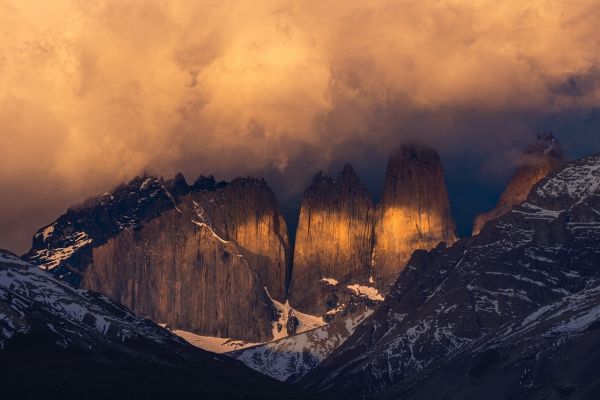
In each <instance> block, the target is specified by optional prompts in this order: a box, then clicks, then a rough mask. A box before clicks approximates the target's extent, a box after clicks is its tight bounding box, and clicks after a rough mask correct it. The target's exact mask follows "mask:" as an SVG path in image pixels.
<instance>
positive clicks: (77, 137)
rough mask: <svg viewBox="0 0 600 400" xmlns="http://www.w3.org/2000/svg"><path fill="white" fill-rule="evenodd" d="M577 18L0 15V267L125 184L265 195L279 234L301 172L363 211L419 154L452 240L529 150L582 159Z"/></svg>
mask: <svg viewBox="0 0 600 400" xmlns="http://www.w3.org/2000/svg"><path fill="white" fill-rule="evenodd" d="M598 26H600V8H599V7H597V2H596V1H594V0H589V1H587V0H573V1H569V2H565V1H563V0H545V1H527V0H504V1H502V2H497V1H484V0H481V1H453V0H447V1H442V0H435V1H434V0H419V1H408V0H405V1H400V0H377V1H374V0H373V1H366V0H360V1H359V0H345V1H321V2H315V1H290V0H252V1H250V0H245V1H233V0H220V1H213V0H193V1H192V0H172V1H166V0H144V1H141V0H140V1H133V0H114V1H112V0H97V1H90V0H53V1H51V2H49V1H39V0H0V154H1V156H0V188H2V191H1V194H0V248H8V249H9V250H12V251H15V252H17V253H22V252H24V251H25V250H27V249H28V246H29V245H30V243H31V236H32V235H33V233H34V232H35V231H37V229H39V228H40V227H42V226H43V225H45V224H48V223H50V222H51V221H53V220H54V219H55V218H56V217H57V216H59V215H60V214H62V213H63V212H64V211H65V210H66V208H67V207H68V206H69V205H71V204H75V203H79V202H81V201H82V200H83V199H85V198H86V197H89V196H92V195H95V194H98V193H103V192H106V191H107V190H110V189H111V188H112V187H114V186H115V185H116V184H118V183H120V182H123V181H126V180H129V179H131V178H132V177H134V176H136V175H138V174H142V173H145V172H150V173H154V174H157V175H162V176H165V177H170V176H173V175H174V174H175V173H176V172H179V171H181V172H183V173H184V174H185V176H186V177H187V179H188V181H190V182H191V181H193V180H194V179H195V178H196V177H197V176H198V175H200V174H204V175H208V174H214V175H215V176H216V177H217V178H220V179H231V178H233V177H236V176H239V175H253V176H261V177H265V178H266V179H267V181H268V182H269V184H270V185H271V186H272V188H273V189H274V191H275V192H276V194H277V196H278V198H279V201H280V203H281V204H282V208H283V209H284V212H285V214H286V217H287V218H288V222H289V223H290V225H292V226H293V225H294V224H295V222H294V219H295V218H296V217H295V216H296V214H297V208H298V202H299V198H300V195H301V193H302V191H303V190H304V188H305V187H306V186H307V185H308V183H309V182H310V180H311V178H312V176H313V175H314V174H315V173H316V172H318V171H319V170H324V171H330V172H332V173H334V174H335V173H337V171H338V170H339V169H340V168H341V167H342V165H343V164H344V163H345V162H351V163H352V164H353V165H354V166H355V168H356V169H357V171H358V173H359V175H360V176H361V178H362V179H363V180H364V181H365V183H366V184H367V185H368V186H369V187H370V188H371V190H372V191H373V192H374V194H375V196H376V197H379V196H380V191H381V187H382V183H383V177H384V169H385V163H386V161H387V156H388V154H389V152H390V150H391V149H392V148H393V147H394V146H395V145H397V144H398V143H401V142H405V141H419V142H423V143H426V144H429V145H431V146H433V147H435V148H436V149H437V150H438V151H439V153H440V155H441V157H442V160H443V161H444V167H445V171H446V178H447V183H448V188H449V192H450V197H451V201H452V207H453V214H454V217H455V219H456V221H457V224H458V227H459V233H460V234H462V235H465V234H468V233H469V232H470V227H471V224H472V219H473V217H474V216H475V214H477V213H479V212H482V211H486V210H488V209H489V208H491V207H492V206H493V205H494V203H495V201H496V200H497V198H498V195H499V193H500V192H501V191H502V189H503V187H504V185H505V184H506V182H507V180H508V179H509V178H510V175H511V173H512V172H513V170H514V166H515V163H516V160H517V159H518V154H519V152H520V151H521V149H522V148H523V146H524V145H525V144H526V143H527V141H529V140H530V138H531V137H532V136H533V135H534V134H535V133H538V132H541V131H552V132H554V133H555V134H556V135H557V137H558V138H559V140H560V141H561V142H562V144H563V146H564V147H565V148H566V150H567V153H568V154H569V155H570V156H571V157H579V156H581V155H584V154H588V153H591V152H595V151H598V150H600V134H599V131H598V128H600V111H599V105H600V35H598V34H597V27H598Z"/></svg>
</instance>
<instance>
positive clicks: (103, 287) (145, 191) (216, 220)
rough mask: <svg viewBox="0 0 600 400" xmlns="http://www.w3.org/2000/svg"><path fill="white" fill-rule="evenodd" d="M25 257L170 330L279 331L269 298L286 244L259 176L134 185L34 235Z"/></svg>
mask: <svg viewBox="0 0 600 400" xmlns="http://www.w3.org/2000/svg"><path fill="white" fill-rule="evenodd" d="M74 239H75V241H74ZM28 258H29V259H30V260H31V261H32V262H36V263H39V264H41V265H42V267H43V268H46V269H49V270H51V271H52V272H54V273H55V274H57V275H58V276H59V277H62V278H63V279H68V280H70V281H71V282H74V283H80V284H81V286H82V287H84V288H88V289H92V290H95V291H98V292H101V293H104V294H106V295H108V296H109V297H111V298H112V299H114V300H116V301H119V302H121V303H123V304H125V305H127V306H129V307H131V308H132V309H133V310H134V311H136V312H138V313H140V314H142V315H144V316H146V317H149V318H152V319H153V320H155V321H157V322H163V323H168V324H169V325H170V326H171V327H172V328H174V329H182V330H186V331H190V332H194V333H198V334H201V335H206V336H221V337H230V338H234V339H244V340H249V341H264V340H269V339H271V338H272V337H273V336H274V334H275V333H279V332H278V330H279V331H281V330H282V329H285V328H286V325H285V324H284V325H283V326H279V325H281V324H279V325H278V327H275V328H274V326H273V324H274V321H279V317H280V316H279V313H280V312H279V310H278V308H277V307H276V306H275V305H274V303H273V300H272V299H274V300H275V301H282V302H283V301H284V299H285V279H286V271H287V268H288V267H289V258H290V246H289V241H288V236H287V228H286V225H285V222H284V220H283V218H282V217H281V215H280V213H279V210H278V205H277V202H276V199H275V196H274V195H273V193H272V192H271V190H270V189H269V188H268V186H267V185H266V183H265V182H264V181H262V180H256V179H252V178H244V179H236V180H234V181H233V182H231V183H230V184H226V183H224V182H215V181H214V180H213V179H212V178H200V179H199V180H198V181H197V182H196V183H195V184H194V185H192V186H188V185H187V184H186V183H185V180H183V178H182V177H178V178H176V179H175V180H172V181H167V182H164V181H162V180H160V179H156V178H152V177H148V178H144V179H141V178H140V179H136V180H134V181H132V182H131V183H130V184H129V185H124V186H122V187H120V188H118V189H117V190H116V191H115V192H114V193H113V194H106V195H104V196H101V197H100V198H98V199H94V200H93V201H91V202H88V203H87V204H84V205H83V206H81V207H79V208H77V209H72V210H70V211H69V212H67V214H65V215H64V216H62V217H60V218H59V219H58V220H57V221H56V222H55V223H54V224H52V225H50V226H49V227H46V228H44V229H42V230H41V231H40V232H39V233H38V234H36V236H35V237H34V247H33V248H32V250H31V251H30V252H29V253H28ZM274 330H275V331H276V332H275V331H274Z"/></svg>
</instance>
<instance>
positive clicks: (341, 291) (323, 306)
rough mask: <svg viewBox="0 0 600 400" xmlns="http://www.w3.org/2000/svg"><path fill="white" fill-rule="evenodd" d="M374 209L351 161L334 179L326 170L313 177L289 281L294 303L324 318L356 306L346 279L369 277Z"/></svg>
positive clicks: (304, 200) (302, 211)
mask: <svg viewBox="0 0 600 400" xmlns="http://www.w3.org/2000/svg"><path fill="white" fill-rule="evenodd" d="M374 211H375V205H374V203H373V199H372V195H371V194H370V193H369V190H368V189H367V188H366V187H365V186H364V185H363V184H362V183H361V182H360V180H359V178H358V176H357V175H356V173H355V172H354V170H353V169H352V167H351V166H350V165H346V166H345V167H344V169H343V171H342V172H341V173H340V174H339V176H338V177H337V178H336V179H333V178H331V177H329V176H327V175H324V174H323V173H320V174H318V175H317V176H316V177H315V178H314V180H313V182H312V184H311V185H310V186H309V187H308V189H306V191H305V192H304V196H303V198H302V205H301V209H300V218H299V221H298V229H297V231H296V244H295V248H294V267H293V270H292V280H291V285H290V302H291V304H293V306H294V307H295V308H297V309H299V310H301V311H304V312H307V313H309V314H315V315H324V316H325V317H326V318H329V317H333V316H334V315H335V314H336V313H338V312H340V313H342V314H343V313H344V312H352V311H357V310H356V309H353V307H349V305H350V304H352V302H353V300H352V298H353V296H354V294H355V293H354V292H353V291H352V290H351V289H349V288H348V285H352V284H361V285H367V284H368V283H369V277H370V274H371V270H370V269H371V268H370V267H371V266H370V260H371V251H372V248H373V217H374ZM356 300H358V299H356ZM357 307H358V305H357ZM354 308H355V307H354Z"/></svg>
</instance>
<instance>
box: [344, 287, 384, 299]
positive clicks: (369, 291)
mask: <svg viewBox="0 0 600 400" xmlns="http://www.w3.org/2000/svg"><path fill="white" fill-rule="evenodd" d="M347 287H348V289H350V290H352V291H353V292H354V293H355V294H357V295H359V296H363V297H367V298H369V299H371V300H373V301H383V300H384V299H383V296H382V295H381V294H379V290H377V289H376V288H374V287H371V286H362V285H359V284H357V283H355V284H353V285H348V286H347Z"/></svg>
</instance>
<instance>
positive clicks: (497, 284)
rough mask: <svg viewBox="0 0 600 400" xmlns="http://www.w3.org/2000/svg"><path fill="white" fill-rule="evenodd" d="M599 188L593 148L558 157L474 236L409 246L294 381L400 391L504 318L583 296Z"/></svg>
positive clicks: (593, 253)
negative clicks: (376, 294)
mask: <svg viewBox="0 0 600 400" xmlns="http://www.w3.org/2000/svg"><path fill="white" fill-rule="evenodd" d="M599 188H600V155H596V156H590V157H586V158H584V159H581V160H578V161H575V162H571V163H568V164H566V165H565V166H564V167H563V168H562V169H560V170H559V171H558V172H556V173H554V174H552V175H551V176H549V177H548V178H546V179H545V180H543V181H541V182H540V183H538V184H537V185H536V186H534V188H533V189H532V191H531V193H530V195H529V197H528V199H527V201H526V202H525V203H523V204H521V205H520V206H518V207H516V208H514V209H513V210H512V211H511V212H509V213H508V214H506V215H504V216H502V217H500V218H499V219H496V220H493V221H490V222H488V223H487V224H486V225H485V227H484V228H483V230H482V231H481V233H480V234H479V235H477V236H475V237H472V238H466V239H462V240H460V241H459V242H457V243H456V244H455V245H453V246H452V247H451V248H447V249H445V248H442V247H439V248H437V249H435V250H433V251H431V252H429V253H427V252H424V251H417V252H415V254H414V255H413V257H412V258H411V260H410V262H409V263H408V266H407V268H406V269H405V271H404V272H403V273H402V274H401V276H400V278H399V279H398V281H397V282H396V283H395V285H394V288H393V290H392V292H391V293H390V295H388V297H387V298H386V300H385V301H384V303H383V304H382V305H381V306H380V307H379V308H378V309H377V310H376V311H375V312H374V314H373V315H372V316H371V317H370V318H368V319H367V320H366V321H365V322H363V324H361V326H359V327H358V328H357V329H356V331H355V332H354V334H353V335H352V336H351V337H350V338H349V339H348V340H347V341H346V342H345V343H344V344H343V345H342V346H340V348H338V349H337V350H336V351H335V352H334V353H333V354H332V355H331V356H330V357H328V358H327V359H326V360H325V361H324V362H323V363H321V364H320V365H319V366H318V367H317V368H316V369H315V370H313V371H312V372H311V373H309V374H308V375H307V376H306V377H305V378H303V380H302V381H301V383H303V384H304V385H305V386H306V387H309V388H311V389H316V390H318V391H320V392H323V393H327V395H330V396H332V397H340V398H366V397H372V396H374V395H376V394H378V393H382V392H385V391H386V390H388V389H389V388H391V387H400V388H404V389H406V390H408V389H409V388H410V387H412V386H413V385H415V384H416V383H417V382H420V381H421V380H422V379H423V377H424V376H427V375H428V374H430V373H431V372H432V371H434V370H435V369H436V367H437V366H438V365H440V364H441V363H443V362H445V361H446V360H448V358H449V357H452V356H453V354H455V353H456V352H457V351H459V350H461V349H465V348H468V346H470V345H472V344H473V343H474V342H475V341H477V340H479V339H480V338H482V337H485V336H487V335H493V334H494V333H495V332H498V330H499V329H501V328H502V327H503V326H504V325H505V324H507V323H510V322H511V321H518V320H519V319H520V318H525V317H526V316H527V315H531V314H533V313H535V312H540V311H539V310H540V308H541V307H544V306H548V305H550V304H553V303H555V302H558V301H561V299H564V298H566V296H574V295H577V294H578V293H579V294H581V295H582V296H584V297H585V296H587V295H590V293H591V292H590V293H587V294H586V292H584V290H586V289H587V288H588V286H587V285H588V283H589V282H592V281H594V280H595V279H597V278H599V277H600V268H598V266H599V265H600V189H599ZM594 301H595V300H594ZM562 315H563V317H562V318H566V319H564V320H563V321H562V322H561V323H563V324H564V325H565V326H569V319H568V318H570V317H569V316H568V314H562ZM557 323H558V322H557ZM427 384H428V385H430V386H431V385H435V382H433V383H432V382H428V383H427ZM463 384H465V385H471V384H474V383H473V382H472V381H467V382H464V381H463ZM440 395H441V393H440ZM483 396H484V395H483V394H482V393H479V395H477V396H474V397H472V398H480V397H483ZM434 397H435V396H434ZM446 397H448V395H446Z"/></svg>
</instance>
